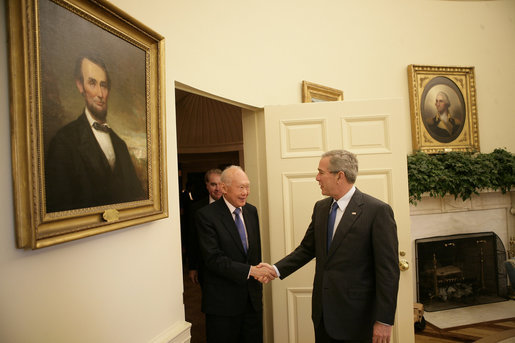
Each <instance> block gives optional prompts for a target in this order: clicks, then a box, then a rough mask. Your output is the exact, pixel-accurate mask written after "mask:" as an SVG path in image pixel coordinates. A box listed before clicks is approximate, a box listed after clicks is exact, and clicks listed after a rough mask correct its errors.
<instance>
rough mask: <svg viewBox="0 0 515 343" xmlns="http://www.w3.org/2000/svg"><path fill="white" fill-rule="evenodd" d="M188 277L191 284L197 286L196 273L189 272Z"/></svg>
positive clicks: (195, 271) (193, 271)
mask: <svg viewBox="0 0 515 343" xmlns="http://www.w3.org/2000/svg"><path fill="white" fill-rule="evenodd" d="M188 276H189V277H190V280H191V282H193V284H195V285H197V284H198V271H197V270H194V269H192V270H190V271H189V273H188Z"/></svg>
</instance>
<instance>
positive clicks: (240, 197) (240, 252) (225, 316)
mask: <svg viewBox="0 0 515 343" xmlns="http://www.w3.org/2000/svg"><path fill="white" fill-rule="evenodd" d="M221 181H222V192H223V196H222V197H221V198H220V199H219V200H217V201H215V202H214V203H212V204H211V205H208V206H205V207H203V208H202V209H200V210H198V211H197V216H196V222H197V229H198V238H199V246H200V251H201V254H202V261H203V266H202V268H203V269H202V275H203V278H202V311H203V312H204V313H205V314H206V336H207V342H208V343H217V342H220V343H250V342H253V343H254V342H255V343H261V342H262V341H263V318H262V316H263V304H262V295H263V289H262V285H261V283H259V282H258V281H257V280H256V279H258V278H262V279H267V280H268V279H269V278H273V277H272V276H271V275H270V274H271V273H270V271H269V270H268V269H267V268H257V265H258V264H259V263H260V262H261V239H260V235H259V220H258V214H257V209H256V208H255V207H254V206H252V205H250V204H248V203H247V197H248V195H249V191H250V182H249V179H248V177H247V175H246V174H245V172H244V171H243V170H242V169H241V168H240V167H237V166H230V167H228V168H226V169H225V170H224V171H223V172H222V176H221Z"/></svg>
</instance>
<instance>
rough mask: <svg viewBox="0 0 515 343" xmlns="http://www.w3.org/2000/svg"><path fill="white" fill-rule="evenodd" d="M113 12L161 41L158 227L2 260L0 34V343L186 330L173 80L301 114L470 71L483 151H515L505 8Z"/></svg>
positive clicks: (373, 0) (401, 3) (4, 88)
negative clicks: (307, 95) (292, 106)
mask: <svg viewBox="0 0 515 343" xmlns="http://www.w3.org/2000/svg"><path fill="white" fill-rule="evenodd" d="M4 2H5V0H0V4H1V5H0V22H1V23H4V22H5V10H4ZM112 3H114V4H115V5H117V6H119V7H120V8H121V9H123V10H124V11H126V12H127V13H129V14H130V15H132V16H133V17H135V18H136V19H138V20H140V21H141V22H143V23H145V24H146V25H148V26H149V27H151V28H152V29H154V30H155V31H157V32H159V33H160V34H162V35H163V36H165V37H166V78H167V95H166V99H165V100H166V103H167V131H168V132H167V133H168V144H167V148H168V149H167V150H168V177H169V189H168V193H169V204H170V218H168V219H165V220H161V221H157V222H154V223H150V224H145V225H140V226H139V227H135V228H131V229H125V230H122V231H119V232H114V233H109V234H104V235H101V236H97V237H93V238H87V239H82V240H80V241H77V242H72V243H66V244H63V245H61V246H56V247H51V248H45V249H43V250H40V251H21V250H17V249H15V248H14V233H13V231H14V230H13V215H12V213H13V207H12V198H11V194H12V187H11V171H10V140H9V120H8V115H7V114H8V111H9V108H8V81H7V70H8V66H7V61H6V42H5V25H0V37H2V39H1V40H0V51H1V53H0V113H3V114H4V115H3V116H1V117H0V118H1V119H0V121H1V122H0V130H1V134H0V137H1V140H2V141H1V144H0V147H1V148H0V149H2V151H1V156H3V157H2V159H3V160H2V163H0V170H1V172H2V173H1V175H3V176H2V177H1V178H0V192H1V193H2V194H4V200H3V201H2V202H1V204H2V206H1V207H0V217H1V218H2V223H3V225H2V226H1V227H0V279H1V281H0V304H1V305H0V341H6V342H71V341H73V342H120V341H123V342H138V343H139V342H148V341H151V340H152V339H153V338H155V337H156V336H158V335H160V336H159V337H158V339H156V341H166V339H168V338H169V337H173V336H174V335H176V333H177V332H179V331H180V330H182V329H183V328H184V325H185V324H184V310H183V305H182V280H181V277H180V275H181V272H182V270H181V264H180V237H179V231H180V230H179V222H178V220H177V218H178V212H179V210H178V187H177V182H176V180H177V172H176V170H177V167H176V164H177V162H176V145H175V141H176V138H175V108H174V92H173V87H174V86H173V85H174V81H176V80H177V81H180V82H182V83H185V84H187V85H190V86H192V87H195V88H198V89H201V90H203V91H206V92H209V93H213V94H216V95H218V96H221V97H225V98H229V99H231V100H234V101H238V102H241V103H246V104H249V105H254V106H258V107H260V106H264V105H273V104H289V103H297V102H299V101H300V96H301V94H300V84H301V81H302V80H308V81H312V82H316V83H320V84H323V85H327V86H330V87H333V88H338V89H342V90H344V92H345V99H348V100H350V99H365V98H391V97H396V98H402V99H404V102H405V106H406V108H408V107H409V102H408V86H407V71H406V67H407V65H408V64H428V65H460V66H475V67H476V82H477V102H478V117H479V134H480V146H481V150H482V151H485V152H489V151H491V150H493V149H494V148H496V147H506V148H507V149H508V150H510V151H512V152H514V151H515V138H513V128H514V127H515V115H514V114H515V113H514V112H515V105H514V102H513V99H512V98H513V94H515V86H514V85H513V80H515V63H514V62H513V61H515V2H514V1H512V0H504V1H501V0H498V1H438V0H392V1H384V0H355V1H352V0H346V1H342V0H321V1H318V2H316V3H314V2H312V1H308V0H285V1H275V0H263V1H253V2H250V1H241V0H225V1H208V0H204V1H202V0H197V1H191V0H173V1H170V0H147V1H144V2H142V1H140V0H113V1H112ZM406 112H407V113H408V112H409V111H408V110H407V111H406ZM406 125H408V127H409V118H406ZM406 144H409V145H411V139H410V137H409V136H406ZM167 337H168V338H167ZM161 338H162V340H160V339H161Z"/></svg>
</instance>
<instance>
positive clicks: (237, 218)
mask: <svg viewBox="0 0 515 343" xmlns="http://www.w3.org/2000/svg"><path fill="white" fill-rule="evenodd" d="M240 212H241V210H240V208H239V207H237V208H236V209H235V210H234V222H235V223H236V227H237V228H238V233H239V234H240V239H241V244H243V250H245V253H247V234H246V233H245V226H244V225H243V221H242V220H241V218H240Z"/></svg>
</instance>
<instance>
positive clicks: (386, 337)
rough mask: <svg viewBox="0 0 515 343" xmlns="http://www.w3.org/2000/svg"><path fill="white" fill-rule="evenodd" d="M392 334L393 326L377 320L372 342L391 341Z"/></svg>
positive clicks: (385, 342) (388, 342) (382, 342)
mask: <svg viewBox="0 0 515 343" xmlns="http://www.w3.org/2000/svg"><path fill="white" fill-rule="evenodd" d="M391 335H392V327H391V326H390V325H386V324H382V323H379V322H375V324H374V337H373V338H372V343H390V336H391Z"/></svg>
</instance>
